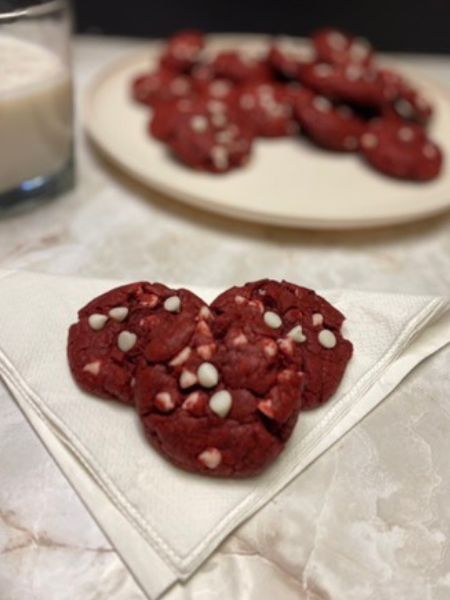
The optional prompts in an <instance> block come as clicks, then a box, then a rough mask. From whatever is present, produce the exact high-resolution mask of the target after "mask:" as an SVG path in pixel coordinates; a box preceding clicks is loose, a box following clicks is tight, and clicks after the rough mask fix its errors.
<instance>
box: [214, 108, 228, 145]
mask: <svg viewBox="0 0 450 600" xmlns="http://www.w3.org/2000/svg"><path fill="white" fill-rule="evenodd" d="M211 123H212V124H213V125H214V127H223V126H224V125H226V124H227V123H228V119H227V117H226V116H225V114H224V113H215V114H213V115H212V117H211ZM218 147H220V146H218Z"/></svg>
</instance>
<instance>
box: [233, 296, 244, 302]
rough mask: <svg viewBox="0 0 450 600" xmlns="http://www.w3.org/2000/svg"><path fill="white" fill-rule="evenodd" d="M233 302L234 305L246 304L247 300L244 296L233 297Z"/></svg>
mask: <svg viewBox="0 0 450 600" xmlns="http://www.w3.org/2000/svg"><path fill="white" fill-rule="evenodd" d="M234 301H235V302H236V304H245V303H246V302H247V298H245V297H244V296H235V297H234Z"/></svg>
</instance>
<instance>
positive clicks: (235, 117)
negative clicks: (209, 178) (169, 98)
mask: <svg viewBox="0 0 450 600" xmlns="http://www.w3.org/2000/svg"><path fill="white" fill-rule="evenodd" d="M252 143H253V134H252V132H251V131H250V130H249V128H248V127H247V126H246V125H244V124H243V121H242V120H241V119H240V115H239V114H238V113H237V112H236V111H235V110H234V109H233V108H232V107H230V106H229V105H228V104H226V103H224V102H222V101H220V100H206V101H204V104H202V109H201V110H196V111H193V112H190V113H186V114H180V115H179V116H178V119H177V121H176V128H174V131H173V135H172V137H171V139H170V140H169V145H170V148H171V150H172V152H173V153H174V155H175V156H176V157H177V158H178V159H179V160H180V161H182V162H183V163H185V164H186V165H188V166H190V167H192V168H194V169H199V170H203V171H209V172H212V173H226V172H228V171H230V170H231V169H234V168H237V167H240V166H242V165H244V164H246V163H247V162H248V160H249V157H250V152H251V148H252Z"/></svg>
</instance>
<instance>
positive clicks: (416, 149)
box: [85, 29, 450, 229]
mask: <svg viewBox="0 0 450 600" xmlns="http://www.w3.org/2000/svg"><path fill="white" fill-rule="evenodd" d="M85 124H86V127H87V131H88V133H89V134H90V136H91V138H92V139H93V140H94V142H95V143H96V144H97V146H99V147H100V148H101V149H102V150H103V151H104V152H105V153H106V154H107V156H109V158H111V159H112V160H113V161H114V162H115V163H116V164H117V165H118V166H119V167H121V168H123V169H124V170H125V171H127V172H128V173H129V174H131V175H132V176H133V177H135V178H137V179H139V180H140V181H141V182H143V183H145V184H146V185H148V186H149V187H151V188H153V189H156V190H157V191H159V192H162V193H163V194H165V195H166V196H167V197H168V201H170V198H173V199H177V200H180V201H183V202H186V203H188V204H191V205H193V206H195V207H198V208H201V209H206V210H209V211H213V212H216V213H219V214H222V215H226V216H229V217H234V218H238V219H243V220H248V221H253V222H259V223H267V224H272V225H278V226H286V227H306V228H321V229H343V228H359V227H374V226H381V225H393V224H398V223H405V222H409V221H413V220H416V219H419V218H423V217H426V216H431V215H433V214H437V213H439V212H443V211H444V210H447V209H448V208H449V207H450V169H449V168H448V164H447V163H448V161H446V156H447V155H448V154H449V153H450V94H449V93H448V92H447V91H446V90H445V89H443V88H441V87H440V86H439V85H438V84H437V83H435V82H432V81H430V80H428V79H427V78H426V77H424V76H423V75H421V74H420V73H418V72H414V71H413V70H411V69H407V68H404V67H402V66H401V65H398V64H395V63H393V62H392V61H389V60H386V59H384V58H381V57H379V56H378V54H377V53H376V51H375V50H374V49H373V48H372V46H371V45H370V44H369V42H367V40H364V39H361V38H358V37H356V36H353V35H350V34H347V33H344V32H341V31H338V30H334V29H323V30H320V31H318V32H315V33H314V34H313V35H312V36H311V38H308V39H297V38H285V37H283V38H273V37H271V36H266V35H244V34H242V35H236V34H233V35H231V34H230V35H228V34H227V35H225V34H223V35H209V36H205V35H203V34H201V33H199V32H195V31H189V32H182V33H179V34H176V35H174V36H173V37H172V38H170V39H169V40H167V41H152V42H149V44H148V45H147V46H146V47H145V48H144V49H143V50H142V51H138V52H137V53H136V52H135V53H133V54H132V55H129V56H127V57H124V58H123V59H121V60H119V61H118V62H116V63H114V64H112V65H110V66H109V67H108V68H107V69H106V70H104V71H103V72H102V73H100V74H99V75H98V76H97V77H96V79H95V81H94V82H93V84H92V85H91V86H90V88H89V90H88V94H87V99H86V104H85Z"/></svg>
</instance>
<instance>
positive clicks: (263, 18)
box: [74, 0, 450, 53]
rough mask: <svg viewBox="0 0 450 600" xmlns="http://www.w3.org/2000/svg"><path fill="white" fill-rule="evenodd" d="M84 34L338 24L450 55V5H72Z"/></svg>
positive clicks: (215, 1) (283, 30)
mask: <svg viewBox="0 0 450 600" xmlns="http://www.w3.org/2000/svg"><path fill="white" fill-rule="evenodd" d="M74 5H75V12H76V16H77V24H78V25H77V26H78V30H79V31H81V32H85V33H100V32H103V33H105V34H112V35H129V36H142V37H161V36H167V35H168V34H170V33H172V32H174V31H176V30H177V29H184V28H198V29H201V30H203V31H207V32H209V31H216V32H218V31H243V32H268V33H275V34H289V35H306V34H308V33H310V32H311V31H312V30H314V29H315V28H317V27H321V26H324V25H329V24H331V25H336V26H339V27H342V28H344V29H348V30H350V31H354V32H356V33H358V34H360V35H364V36H366V37H368V38H369V39H370V40H371V41H372V43H373V44H375V45H376V46H377V47H378V48H380V49H382V50H389V51H392V50H394V51H412V52H447V53H449V52H450V0H421V1H419V0H392V1H388V0H379V1H378V2H373V1H367V0H351V1H348V2H345V1H343V0H337V1H336V0H335V1H333V0H304V1H302V0H297V1H295V0H259V1H256V0H241V2H233V1H229V2H227V1H225V0H192V1H189V0H165V1H156V0H74Z"/></svg>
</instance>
